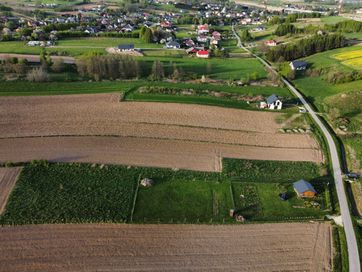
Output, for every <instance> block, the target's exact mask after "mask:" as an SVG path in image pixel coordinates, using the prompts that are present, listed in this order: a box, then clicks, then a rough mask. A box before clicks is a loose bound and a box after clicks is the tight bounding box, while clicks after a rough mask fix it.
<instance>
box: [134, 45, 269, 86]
mask: <svg viewBox="0 0 362 272" xmlns="http://www.w3.org/2000/svg"><path fill="white" fill-rule="evenodd" d="M166 52H167V51H166ZM141 60H142V61H144V62H145V67H146V69H148V70H150V69H151V66H152V63H153V62H154V61H155V60H159V61H162V62H163V63H164V68H165V70H166V71H167V70H170V71H171V70H172V65H173V64H176V65H177V67H178V68H182V70H183V71H184V72H185V73H192V74H194V75H197V76H199V77H201V76H202V75H207V76H208V77H209V78H212V79H220V80H240V79H241V78H246V77H248V76H250V75H252V74H255V75H256V76H257V78H259V79H261V78H266V76H267V73H266V70H265V69H264V67H263V65H262V64H261V63H260V62H259V61H258V60H256V59H254V58H241V59H236V58H225V59H222V58H211V59H198V58H196V57H188V56H186V57H183V58H179V57H172V56H171V57H170V56H166V57H162V56H157V57H148V56H145V57H143V58H142V59H141Z"/></svg>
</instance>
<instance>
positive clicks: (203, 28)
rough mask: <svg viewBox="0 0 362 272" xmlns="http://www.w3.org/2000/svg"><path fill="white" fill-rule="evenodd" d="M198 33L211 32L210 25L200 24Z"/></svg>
mask: <svg viewBox="0 0 362 272" xmlns="http://www.w3.org/2000/svg"><path fill="white" fill-rule="evenodd" d="M197 34H199V35H204V34H209V26H208V25H199V26H198V27H197Z"/></svg>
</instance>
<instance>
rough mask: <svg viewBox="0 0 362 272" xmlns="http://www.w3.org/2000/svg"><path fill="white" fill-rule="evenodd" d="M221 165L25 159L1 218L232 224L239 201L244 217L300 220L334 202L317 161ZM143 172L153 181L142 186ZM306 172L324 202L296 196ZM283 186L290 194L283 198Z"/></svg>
mask: <svg viewBox="0 0 362 272" xmlns="http://www.w3.org/2000/svg"><path fill="white" fill-rule="evenodd" d="M224 165H226V166H227V167H224V170H223V172H222V173H210V172H196V171H188V170H172V169H163V168H146V167H126V166H111V165H106V166H100V165H96V164H93V165H90V164H78V163H73V164H65V163H55V164H49V163H47V162H33V163H30V164H26V165H25V167H24V170H23V172H22V175H21V176H20V178H19V181H18V182H17V184H16V186H15V189H14V191H13V192H12V194H11V195H10V198H9V202H8V203H7V206H6V210H5V212H4V214H3V215H2V216H1V217H0V223H1V224H5V225H7V224H10V225H12V224H40V223H85V222H92V223H96V222H134V223H158V222H159V223H235V220H234V219H232V218H231V217H230V216H229V210H230V209H234V208H236V209H237V210H240V211H239V212H241V214H243V215H244V216H245V217H246V218H247V222H249V221H250V222H252V221H257V222H268V221H303V220H307V219H311V218H315V219H321V218H323V216H324V215H325V214H326V212H325V211H324V210H325V209H326V208H327V207H328V206H329V205H330V204H329V202H330V201H331V200H330V199H329V197H328V190H326V182H327V180H328V179H329V178H328V177H322V178H321V177H320V166H319V165H317V164H313V163H304V162H298V163H292V162H274V161H252V160H237V159H225V160H224ZM241 172H242V173H243V175H242V177H243V178H240V173H241ZM142 178H151V179H152V180H153V181H154V182H155V184H154V185H153V186H152V187H149V188H145V187H142V186H140V187H139V188H138V190H137V186H138V182H139V180H141V179H142ZM301 178H305V179H307V180H310V181H311V182H312V184H313V185H314V186H315V188H316V189H317V191H318V193H319V194H318V197H317V198H315V199H313V201H317V202H318V203H320V207H319V208H313V207H311V206H310V204H308V203H309V202H308V201H307V203H305V201H304V200H301V199H298V198H296V197H295V194H294V193H293V190H292V187H291V186H292V182H294V181H296V180H299V179H301ZM248 188H251V189H250V190H249V189H248ZM136 190H137V191H136ZM284 191H287V192H288V194H290V200H287V201H282V200H280V199H279V193H281V192H284ZM241 194H243V195H245V198H246V199H247V201H246V202H245V203H242V202H240V195H241ZM250 201H251V202H250ZM131 213H133V214H132V216H131ZM131 218H132V221H131Z"/></svg>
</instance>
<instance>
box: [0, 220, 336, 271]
mask: <svg viewBox="0 0 362 272" xmlns="http://www.w3.org/2000/svg"><path fill="white" fill-rule="evenodd" d="M330 228H331V226H330V225H329V224H325V223H289V224H287V223H283V224H261V225H255V224H253V225H242V226H240V225H239V226H232V225H228V226H222V225H218V226H215V225H214V226H212V225H125V224H122V225H119V224H102V225H101V224H84V225H72V224H70V225H33V226H17V227H2V228H0V263H1V264H2V265H1V268H0V271H7V272H12V271H39V270H43V271H130V270H134V271H160V270H167V271H171V270H172V271H185V270H187V271H188V270H193V271H195V270H197V271H257V272H259V271H260V272H263V271H331V269H332V268H331V258H332V256H331V248H332V244H331V237H330V234H331V232H330ZM315 237H317V239H316V238H315ZM19 248H21V249H22V250H21V254H19V251H18V249H19ZM25 256H26V257H25Z"/></svg>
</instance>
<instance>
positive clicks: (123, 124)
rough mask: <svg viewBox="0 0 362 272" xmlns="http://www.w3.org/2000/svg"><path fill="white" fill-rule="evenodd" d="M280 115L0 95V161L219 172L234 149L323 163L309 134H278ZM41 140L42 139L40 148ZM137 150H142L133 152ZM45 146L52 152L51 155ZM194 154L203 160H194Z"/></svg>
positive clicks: (238, 153)
mask: <svg viewBox="0 0 362 272" xmlns="http://www.w3.org/2000/svg"><path fill="white" fill-rule="evenodd" d="M277 114H278V113H271V112H257V111H245V110H237V109H226V108H219V107H210V106H199V105H184V104H169V103H141V102H119V96H118V95H117V94H96V95H67V96H33V97H2V98H0V146H1V147H2V148H1V149H0V162H4V161H7V160H11V161H27V160H31V159H50V160H58V161H61V160H60V159H59V158H64V161H84V162H97V163H99V162H102V163H122V164H125V163H126V164H127V163H129V164H136V165H150V166H162V167H177V168H188V169H194V170H205V171H219V170H220V169H221V166H220V165H216V164H215V161H220V157H226V156H228V154H230V153H231V154H230V155H229V156H231V157H233V158H244V159H265V160H290V161H313V162H321V161H323V157H322V153H321V151H320V149H319V147H318V144H317V142H316V140H315V139H314V138H313V137H311V136H310V135H308V134H297V135H290V134H283V133H281V132H279V129H280V128H281V126H280V125H279V124H277V123H276V121H275V117H276V116H277ZM55 136H56V137H55ZM39 141H42V142H43V144H42V145H41V144H40V149H36V148H35V146H38V145H39ZM125 144H127V146H125ZM19 145H20V146H19ZM62 145H63V146H62ZM120 146H122V149H121V150H120ZM155 146H157V150H156V149H155ZM205 146H207V148H206V149H205ZM20 147H24V148H23V149H22V148H20ZM70 147H71V148H70ZM125 147H126V148H127V151H125ZM191 147H192V148H191ZM14 149H15V150H17V152H13V150H14ZM139 149H141V150H142V154H141V153H138V154H136V153H137V152H138V150H139ZM46 150H52V152H53V153H52V156H49V151H46ZM64 150H68V152H69V153H67V154H65V153H64ZM132 150H135V152H134V154H133V152H132ZM200 150H201V151H200ZM205 150H207V151H205ZM225 150H229V151H225ZM230 150H232V152H230ZM190 151H191V153H190ZM112 152H113V153H112ZM198 152H200V153H198ZM31 153H32V154H33V156H31V155H30V154H31ZM116 153H118V154H119V156H118V157H117V154H116ZM162 154H163V156H165V157H164V158H158V161H159V162H158V161H157V160H156V161H154V160H153V163H151V164H150V162H149V159H148V158H150V157H156V156H158V155H162ZM165 154H166V155H167V154H169V156H166V155H165ZM190 155H191V156H194V157H195V159H194V160H192V163H190V162H188V160H190ZM79 157H81V159H76V160H72V159H69V158H79ZM126 157H128V158H129V160H128V161H127V160H126ZM134 157H137V159H134ZM142 157H144V161H142ZM177 157H178V158H177ZM65 158H68V159H65ZM107 158H109V159H107ZM196 158H198V159H199V158H200V159H201V158H203V159H204V160H205V161H200V162H199V163H197V162H196ZM171 160H172V161H171ZM188 165H192V167H190V166H188ZM205 165H208V166H207V167H206V168H205ZM210 165H213V167H211V168H210Z"/></svg>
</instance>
